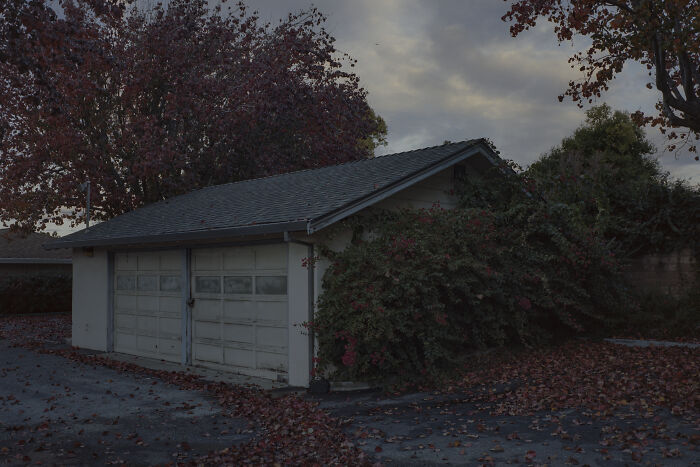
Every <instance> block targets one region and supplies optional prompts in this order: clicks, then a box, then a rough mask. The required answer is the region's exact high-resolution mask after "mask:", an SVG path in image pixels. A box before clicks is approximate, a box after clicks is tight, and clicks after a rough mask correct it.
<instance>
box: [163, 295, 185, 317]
mask: <svg viewBox="0 0 700 467" xmlns="http://www.w3.org/2000/svg"><path fill="white" fill-rule="evenodd" d="M158 311H160V312H163V313H172V314H174V315H176V316H180V314H181V313H182V298H181V297H164V296H160V297H159V299H158Z"/></svg>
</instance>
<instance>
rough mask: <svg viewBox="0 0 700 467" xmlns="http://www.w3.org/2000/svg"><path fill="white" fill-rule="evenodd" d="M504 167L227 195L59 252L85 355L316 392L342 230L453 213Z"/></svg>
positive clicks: (283, 183)
mask: <svg viewBox="0 0 700 467" xmlns="http://www.w3.org/2000/svg"><path fill="white" fill-rule="evenodd" d="M497 162H498V156H497V155H496V154H495V153H494V152H493V151H492V150H491V149H490V147H489V145H488V144H487V143H486V142H485V141H484V140H470V141H463V142H459V143H450V144H444V145H442V146H436V147H431V148H426V149H420V150H415V151H409V152H404V153H398V154H391V155H386V156H381V157H376V158H372V159H367V160H362V161H357V162H350V163H346V164H341V165H336V166H330V167H324V168H319V169H311V170H303V171H299V172H293V173H288V174H282V175H276V176H271V177H266V178H261V179H256V180H247V181H242V182H236V183H230V184H225V185H217V186H212V187H208V188H204V189H201V190H197V191H194V192H191V193H187V194H184V195H181V196H177V197H173V198H170V199H168V200H165V201H161V202H158V203H154V204H151V205H148V206H145V207H143V208H140V209H136V210H134V211H131V212H128V213H126V214H123V215H121V216H118V217H115V218H114V219H111V220H109V221H107V222H103V223H100V224H97V225H95V226H93V227H90V228H88V229H85V230H82V231H79V232H76V233H74V234H71V235H68V236H66V237H63V238H61V239H58V240H56V241H53V242H51V243H49V244H47V245H46V247H47V248H72V251H73V345H75V346H79V347H83V348H88V349H95V350H102V351H113V352H121V353H125V354H131V355H138V356H143V357H151V358H156V359H163V360H167V361H171V362H179V363H182V364H183V365H198V366H203V367H208V368H215V369H220V370H228V371H233V372H238V373H242V374H246V375H251V376H257V377H262V378H267V379H272V380H275V381H285V382H287V383H288V384H289V385H291V386H308V383H309V374H310V369H311V357H312V355H313V339H312V337H311V336H310V335H309V334H308V333H306V332H305V331H304V329H303V327H302V326H301V323H303V322H308V321H310V320H312V318H313V312H314V310H313V307H314V303H315V301H316V298H317V297H318V295H319V293H320V291H321V279H322V277H323V272H324V271H325V268H326V267H327V262H325V261H324V260H323V259H321V260H320V261H318V262H316V265H315V267H312V268H309V267H305V266H304V264H303V263H304V259H306V258H310V257H315V256H318V251H317V250H318V247H317V245H318V244H319V243H320V242H323V243H325V244H327V245H329V246H331V247H332V248H343V246H344V245H345V244H346V243H347V241H348V240H349V235H348V233H344V232H342V231H341V232H340V233H338V232H335V233H334V235H333V236H331V235H330V234H329V229H328V228H329V227H330V226H331V225H334V224H336V223H338V222H339V221H341V220H343V219H346V218H347V217H349V216H353V215H358V214H359V215H361V213H362V211H363V210H366V209H376V208H383V209H396V208H401V207H416V208H430V207H432V206H433V205H434V204H435V203H439V204H440V205H441V206H442V207H446V208H449V207H453V206H455V203H456V198H455V195H454V179H455V174H456V173H459V174H464V173H466V174H478V173H480V172H482V171H484V170H487V169H489V168H492V167H493V166H494V164H496V163H497Z"/></svg>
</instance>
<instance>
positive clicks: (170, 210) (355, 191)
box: [48, 140, 497, 248]
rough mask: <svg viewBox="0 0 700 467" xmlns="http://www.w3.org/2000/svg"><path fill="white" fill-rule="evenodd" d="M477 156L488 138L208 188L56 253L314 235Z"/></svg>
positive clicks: (71, 239) (69, 242) (100, 227)
mask: <svg viewBox="0 0 700 467" xmlns="http://www.w3.org/2000/svg"><path fill="white" fill-rule="evenodd" d="M475 154H482V155H483V156H484V157H486V158H487V159H488V161H489V162H490V164H495V160H496V158H497V156H496V155H495V154H493V152H492V151H491V150H490V149H489V148H488V146H487V145H486V144H485V143H484V142H483V140H470V141H462V142H459V143H451V144H444V145H442V146H435V147H431V148H425V149H420V150H415V151H408V152H403V153H397V154H391V155H386V156H381V157H375V158H372V159H365V160H361V161H356V162H349V163H345V164H340V165H335V166H328V167H322V168H319V169H310V170H302V171H298V172H292V173H287V174H280V175H274V176H271V177H266V178H260V179H254V180H246V181H241V182H235V183H229V184H224V185H216V186H212V187H208V188H203V189H200V190H197V191H193V192H190V193H187V194H184V195H180V196H176V197H173V198H170V199H168V200H165V201H160V202H157V203H154V204H150V205H147V206H144V207H142V208H140V209H136V210H134V211H131V212H128V213H126V214H123V215H121V216H118V217H115V218H114V219H111V220H109V221H107V222H103V223H101V224H97V225H95V226H93V227H91V228H90V229H85V230H82V231H80V232H76V233H74V234H71V235H68V236H66V237H63V238H62V239H59V240H57V241H54V242H51V244H49V245H48V247H50V248H57V247H75V246H98V245H124V244H136V243H153V242H165V241H185V240H194V239H205V238H217V237H224V236H230V237H234V236H240V235H251V234H264V233H273V232H284V231H298V230H306V231H307V232H309V233H311V232H314V231H317V230H320V229H322V228H324V227H326V226H328V225H330V224H332V223H334V222H337V221H339V220H341V219H343V218H345V217H347V216H349V215H352V214H353V213H354V212H357V211H359V210H360V209H363V208H365V207H367V206H369V205H372V204H374V203H376V202H378V201H380V200H382V199H385V198H386V197H388V196H391V195H392V194H393V193H395V192H397V191H400V190H402V189H404V188H406V187H408V186H411V185H412V184H415V183H417V182H419V181H420V180H422V179H424V178H426V177H428V176H430V175H432V174H434V173H436V172H438V171H440V170H444V169H445V168H447V167H449V166H450V165H454V164H456V163H458V162H460V161H462V160H464V159H466V158H469V157H471V156H473V155H475Z"/></svg>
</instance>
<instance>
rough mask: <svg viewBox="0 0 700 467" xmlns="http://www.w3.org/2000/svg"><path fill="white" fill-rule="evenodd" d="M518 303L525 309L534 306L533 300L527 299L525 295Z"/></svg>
mask: <svg viewBox="0 0 700 467" xmlns="http://www.w3.org/2000/svg"><path fill="white" fill-rule="evenodd" d="M518 304H519V305H520V306H521V307H523V309H525V310H529V309H530V308H532V302H530V300H529V299H527V298H525V297H522V298H521V299H520V300H519V301H518Z"/></svg>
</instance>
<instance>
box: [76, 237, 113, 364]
mask: <svg viewBox="0 0 700 467" xmlns="http://www.w3.org/2000/svg"><path fill="white" fill-rule="evenodd" d="M108 263H109V261H108V255H107V251H106V250H101V249H97V248H95V249H94V250H93V251H92V254H91V255H90V253H88V252H86V251H83V249H82V248H76V249H74V250H73V337H72V344H73V345H74V346H77V347H82V348H85V349H94V350H102V351H106V350H107V342H108V340H107V334H108V332H109V329H111V327H110V326H108V322H107V316H108V314H109V312H108V310H109V300H110V297H109V277H110V274H109V264H108Z"/></svg>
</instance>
